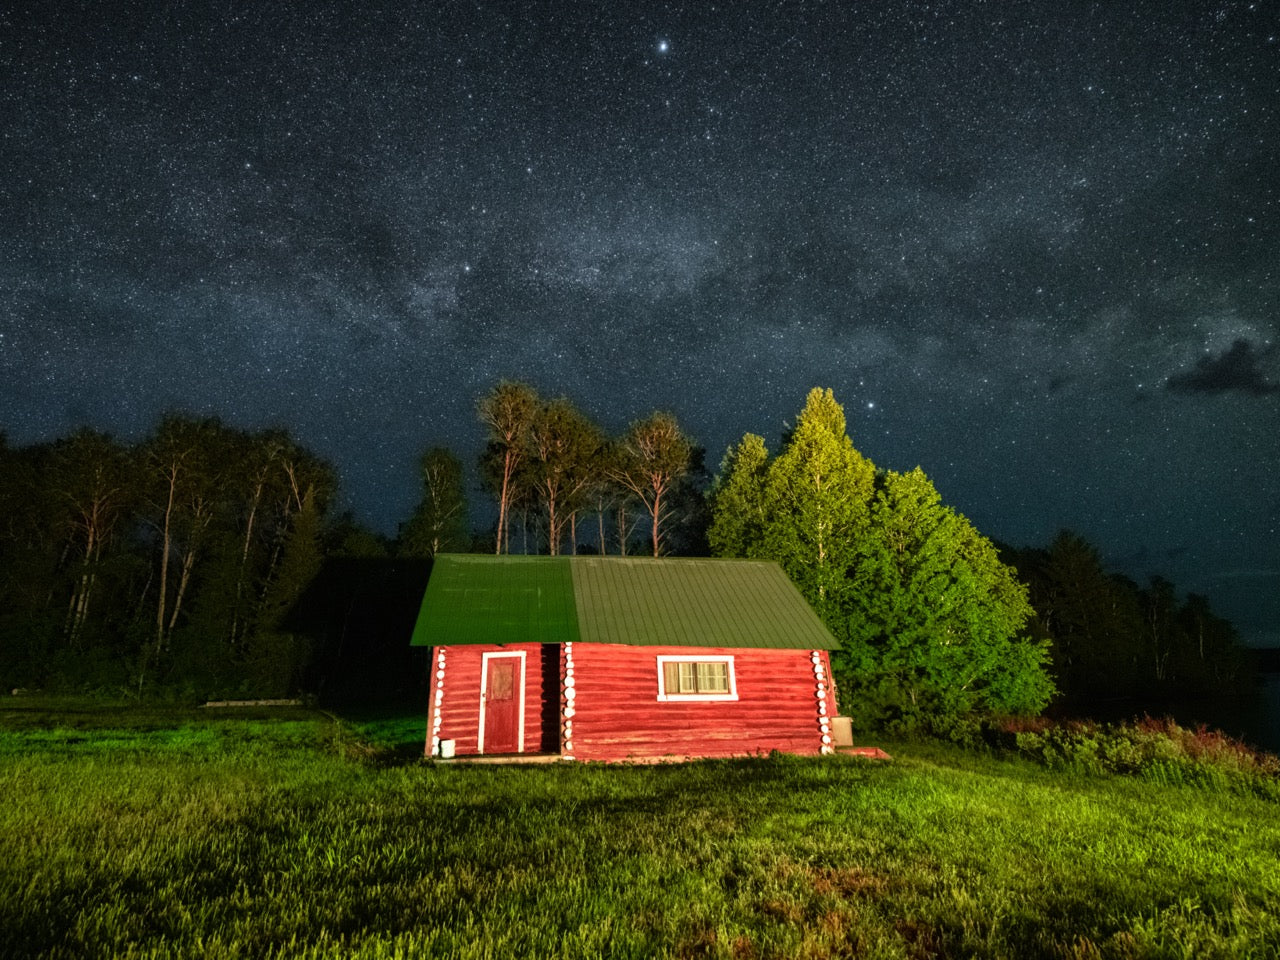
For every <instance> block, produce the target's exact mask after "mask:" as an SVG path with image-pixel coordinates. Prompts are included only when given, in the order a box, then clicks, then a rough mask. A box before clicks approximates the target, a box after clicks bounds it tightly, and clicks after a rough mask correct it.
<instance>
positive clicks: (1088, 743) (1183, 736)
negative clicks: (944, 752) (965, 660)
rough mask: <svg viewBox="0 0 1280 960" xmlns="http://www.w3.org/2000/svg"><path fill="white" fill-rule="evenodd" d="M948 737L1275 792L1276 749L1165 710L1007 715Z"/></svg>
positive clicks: (1077, 765)
mask: <svg viewBox="0 0 1280 960" xmlns="http://www.w3.org/2000/svg"><path fill="white" fill-rule="evenodd" d="M957 734H963V735H962V736H957ZM948 739H953V740H957V741H959V742H965V743H967V744H968V745H970V746H978V747H983V748H987V749H994V750H995V751H996V752H999V753H1005V754H1016V755H1018V756H1022V757H1026V758H1027V759H1030V760H1034V761H1035V762H1037V763H1040V764H1043V765H1044V766H1046V767H1052V768H1059V769H1068V770H1075V771H1079V772H1082V773H1112V774H1120V775H1125V776H1137V777H1141V778H1143V779H1147V780H1151V781H1153V782H1156V783H1162V784H1182V785H1191V786H1197V787H1200V788H1203V789H1207V790H1211V791H1230V792H1234V793H1244V794H1252V795H1256V796H1261V797H1265V798H1269V799H1274V800H1280V757H1276V756H1274V755H1272V754H1269V753H1263V752H1261V751H1257V750H1253V749H1252V748H1250V747H1249V746H1247V745H1246V744H1244V743H1241V742H1240V741H1238V740H1233V739H1232V738H1231V737H1228V736H1227V735H1226V734H1224V733H1222V732H1221V731H1219V730H1212V729H1210V728H1208V727H1205V726H1203V725H1202V726H1199V727H1196V728H1194V729H1192V728H1187V727H1182V726H1179V725H1178V724H1177V723H1176V722H1175V721H1174V720H1172V719H1170V718H1167V717H1166V718H1163V719H1159V720H1157V719H1152V718H1151V717H1144V718H1143V719H1142V720H1139V721H1135V722H1133V723H1118V724H1103V723H1096V722H1094V721H1092V720H1072V721H1067V722H1062V723H1058V722H1054V721H1052V720H1046V719H1044V718H1043V717H1009V718H1004V719H1000V720H988V721H983V722H982V723H981V724H978V725H976V730H975V731H972V732H964V731H962V730H961V729H960V728H958V727H956V728H953V729H952V730H951V731H950V735H949V736H948Z"/></svg>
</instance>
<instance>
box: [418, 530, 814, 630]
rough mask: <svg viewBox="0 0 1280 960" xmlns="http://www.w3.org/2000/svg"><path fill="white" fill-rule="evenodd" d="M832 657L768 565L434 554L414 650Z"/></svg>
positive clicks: (800, 600) (790, 589)
mask: <svg viewBox="0 0 1280 960" xmlns="http://www.w3.org/2000/svg"><path fill="white" fill-rule="evenodd" d="M578 640H581V641H584V642H587V643H626V644H634V645H637V646H689V647H773V648H777V649H809V650H831V649H835V648H836V647H837V646H838V644H837V643H836V641H835V638H834V637H832V636H831V633H830V631H828V630H827V628H826V626H825V625H824V624H823V623H822V621H821V620H820V619H819V618H818V616H817V614H815V613H814V612H813V610H812V609H811V608H810V607H809V605H808V603H806V602H805V600H804V597H802V596H801V595H800V591H799V590H797V589H796V588H795V586H794V585H793V584H792V583H791V581H790V580H788V579H787V575H786V574H785V573H783V572H782V568H781V567H779V566H778V565H777V564H776V563H773V562H771V561H766V560H711V559H685V558H678V559H677V558H663V559H653V558H651V557H523V556H514V557H513V556H484V555H479V554H465V555H464V554H441V555H439V556H437V557H436V560H435V564H434V566H433V568H432V571H431V580H430V582H429V583H428V584H427V591H426V594H425V596H424V597H423V600H422V610H421V612H420V613H419V615H418V623H417V626H416V627H415V628H414V631H413V639H412V641H411V642H412V644H413V645H414V646H434V645H436V644H467V643H517V642H519V643H530V642H536V643H564V642H571V641H578Z"/></svg>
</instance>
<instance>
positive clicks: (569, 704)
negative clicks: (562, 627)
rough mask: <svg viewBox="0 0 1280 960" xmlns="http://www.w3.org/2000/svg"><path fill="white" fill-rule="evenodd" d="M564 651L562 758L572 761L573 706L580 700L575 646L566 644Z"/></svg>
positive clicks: (561, 689) (561, 696) (562, 672)
mask: <svg viewBox="0 0 1280 960" xmlns="http://www.w3.org/2000/svg"><path fill="white" fill-rule="evenodd" d="M563 650H564V656H563V657H562V658H561V663H560V676H561V677H562V678H563V679H562V681H561V684H560V717H561V719H562V720H563V725H562V726H561V728H560V731H561V738H560V757H561V759H563V760H572V759H573V717H574V714H575V713H577V711H576V710H574V708H573V704H574V701H575V700H577V698H578V692H577V689H576V687H577V681H576V680H575V679H574V677H573V644H572V643H571V642H570V643H566V644H565V645H564V647H563Z"/></svg>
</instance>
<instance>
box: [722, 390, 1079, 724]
mask: <svg viewBox="0 0 1280 960" xmlns="http://www.w3.org/2000/svg"><path fill="white" fill-rule="evenodd" d="M708 539H709V540H710V542H711V546H712V549H713V551H714V552H715V553H716V554H717V555H720V556H748V557H767V558H771V559H775V560H777V561H779V562H780V563H781V564H782V566H783V569H785V570H786V571H787V573H788V575H789V576H790V577H791V579H792V580H793V581H794V582H795V583H796V585H797V586H798V587H799V588H800V591H801V592H802V593H803V594H804V595H805V597H806V599H808V601H809V602H810V603H811V604H812V605H813V607H814V609H815V610H816V611H817V612H818V614H819V615H820V616H821V617H822V618H823V620H824V622H826V624H827V626H828V627H829V628H830V629H831V631H832V633H834V634H835V636H836V637H837V639H839V640H840V641H841V644H842V649H841V650H839V651H835V652H833V654H832V668H833V671H834V673H835V676H836V681H837V684H838V690H839V695H840V703H841V707H842V709H843V710H844V711H845V712H847V713H850V714H851V715H853V716H854V717H855V718H856V720H857V722H858V724H859V725H860V726H863V727H868V726H877V725H879V726H883V725H894V726H898V727H912V726H916V725H919V724H921V723H926V722H929V723H933V722H937V721H938V720H939V718H943V717H956V716H962V715H965V714H969V713H975V712H991V711H1000V712H1015V713H1017V712H1027V713H1036V712H1038V711H1040V710H1041V709H1043V707H1044V706H1045V704H1046V703H1047V702H1048V700H1049V698H1050V697H1051V696H1052V694H1053V689H1054V687H1053V683H1052V680H1051V679H1050V678H1049V675H1048V672H1047V666H1048V645H1047V643H1045V642H1044V641H1043V640H1032V639H1030V638H1029V637H1027V636H1026V632H1025V627H1026V625H1027V623H1028V621H1029V618H1030V615H1031V613H1032V609H1031V607H1030V605H1029V604H1028V602H1027V595H1026V588H1025V587H1023V586H1022V584H1020V583H1019V582H1018V581H1017V579H1016V578H1015V576H1014V574H1013V571H1012V570H1011V569H1010V568H1008V567H1007V566H1005V565H1004V564H1003V563H1002V562H1001V561H1000V559H999V557H998V556H997V554H996V551H995V548H994V547H993V546H992V545H991V543H990V541H988V540H987V539H986V538H985V537H983V536H981V535H980V534H979V533H978V532H977V531H976V530H974V528H973V526H972V525H971V524H970V523H969V521H968V520H966V519H965V518H964V517H963V516H961V515H960V514H958V513H956V512H955V511H953V510H951V509H950V508H948V507H946V506H944V505H943V504H942V502H941V498H940V497H939V495H938V493H937V491H936V490H935V489H934V487H933V484H932V483H930V482H929V479H928V478H927V477H926V476H925V475H924V473H923V472H922V471H921V470H920V469H918V468H917V469H916V470H913V471H911V472H910V473H906V474H898V473H893V472H889V473H886V474H884V475H882V476H881V477H879V478H878V480H877V478H876V476H875V467H874V466H873V465H872V464H871V462H870V461H868V460H867V459H866V458H865V457H863V456H862V455H861V454H860V453H858V451H857V450H856V449H854V447H853V443H852V441H851V440H850V439H849V437H848V435H847V433H846V426H845V419H844V412H843V410H842V409H841V408H840V405H839V404H838V403H836V401H835V398H834V397H833V396H832V393H831V391H830V390H818V389H815V390H812V391H811V392H810V393H809V396H808V399H807V401H806V404H805V408H804V410H803V411H801V413H800V416H799V417H798V418H797V420H796V425H795V429H794V430H793V431H791V433H790V435H789V436H788V437H787V440H786V444H785V446H784V447H783V449H782V451H781V452H780V453H779V454H778V456H777V457H776V458H775V459H774V460H772V461H769V459H768V452H767V450H766V449H765V446H764V441H763V440H762V439H761V438H760V437H757V436H754V435H752V434H748V435H747V436H746V437H744V438H743V440H742V442H741V443H740V444H739V445H738V446H737V447H735V448H732V449H731V450H730V451H729V453H728V454H727V455H726V457H725V460H724V464H723V468H722V472H721V476H720V478H719V479H718V480H717V482H716V485H715V487H714V488H713V491H712V521H711V526H710V528H709V530H708Z"/></svg>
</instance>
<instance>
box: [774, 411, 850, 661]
mask: <svg viewBox="0 0 1280 960" xmlns="http://www.w3.org/2000/svg"><path fill="white" fill-rule="evenodd" d="M874 477H875V467H874V466H873V465H872V463H871V461H869V460H867V459H866V458H865V457H863V456H862V454H860V453H858V451H857V450H855V449H854V447H853V442H852V441H851V440H850V439H849V435H848V434H847V433H846V432H845V419H844V410H843V409H842V408H841V406H840V405H839V404H838V403H836V401H835V397H834V396H833V395H832V393H831V391H830V390H820V389H817V388H815V389H813V390H811V391H809V396H808V399H807V400H806V401H805V406H804V410H802V411H801V412H800V416H799V417H798V418H797V420H796V425H795V429H794V430H793V431H792V432H791V436H790V438H789V439H788V442H787V445H786V446H785V447H784V448H783V450H782V452H781V453H779V454H778V456H777V457H776V458H775V459H774V461H773V462H772V463H771V464H770V465H769V470H768V477H767V479H766V481H765V500H766V503H767V514H768V521H767V522H766V524H765V525H764V538H763V542H762V544H761V547H760V549H761V552H762V555H763V556H767V557H770V558H772V559H774V560H777V561H778V562H779V563H781V564H782V568H783V569H784V570H786V572H787V574H788V575H789V576H790V577H791V579H792V580H793V581H794V582H795V583H796V585H797V586H799V587H800V590H801V592H802V593H803V594H804V595H805V596H806V597H807V598H808V600H809V602H810V603H811V604H813V606H814V609H816V610H817V611H818V614H819V615H820V616H822V617H823V619H825V620H826V621H827V622H828V624H839V623H840V621H841V620H842V619H843V618H842V616H841V614H842V613H843V612H844V611H845V610H846V609H847V604H848V602H849V599H850V598H849V593H850V586H851V584H850V581H849V576H848V573H849V570H850V569H851V568H852V567H853V566H854V564H855V558H856V550H857V544H858V541H859V539H860V538H861V537H862V536H863V535H864V534H865V532H866V528H867V519H868V511H869V500H870V497H871V492H872V485H873V481H874ZM842 627H843V625H842V624H840V625H839V627H833V631H834V632H835V633H836V636H837V637H841V636H843V635H844V630H843V628H842Z"/></svg>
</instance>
